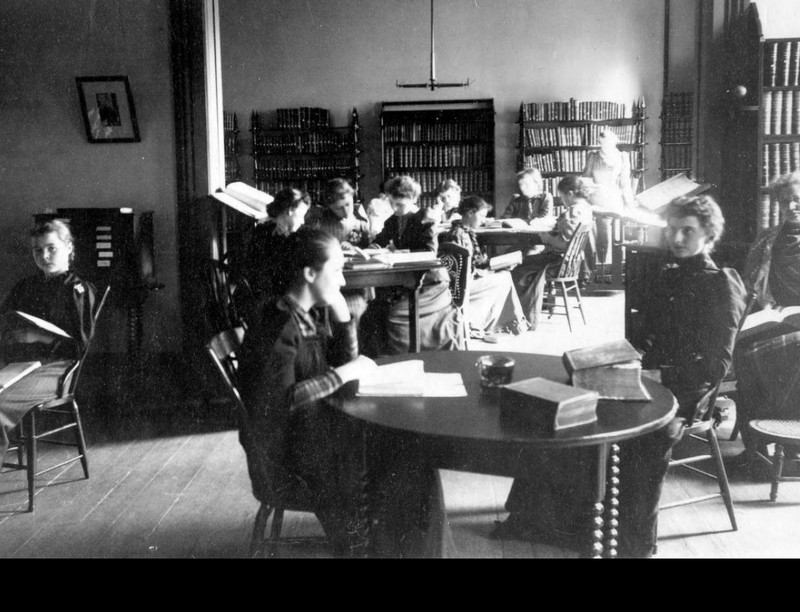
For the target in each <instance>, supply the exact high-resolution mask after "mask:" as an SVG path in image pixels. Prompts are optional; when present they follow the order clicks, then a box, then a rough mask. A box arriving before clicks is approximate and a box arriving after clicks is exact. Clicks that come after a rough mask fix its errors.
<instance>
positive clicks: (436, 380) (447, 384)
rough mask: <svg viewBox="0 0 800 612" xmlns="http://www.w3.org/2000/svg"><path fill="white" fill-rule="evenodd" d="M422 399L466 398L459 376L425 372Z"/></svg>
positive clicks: (465, 389) (465, 390)
mask: <svg viewBox="0 0 800 612" xmlns="http://www.w3.org/2000/svg"><path fill="white" fill-rule="evenodd" d="M422 395H423V397H467V388H466V387H465V386H464V380H463V379H462V378H461V374H459V373H458V372H456V373H455V374H440V373H436V372H426V374H425V388H424V391H423V394H422Z"/></svg>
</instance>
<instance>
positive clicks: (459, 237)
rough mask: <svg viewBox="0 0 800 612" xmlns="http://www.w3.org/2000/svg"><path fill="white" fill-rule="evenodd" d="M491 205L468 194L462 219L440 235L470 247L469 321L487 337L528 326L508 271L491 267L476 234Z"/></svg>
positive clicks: (461, 206)
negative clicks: (471, 275)
mask: <svg viewBox="0 0 800 612" xmlns="http://www.w3.org/2000/svg"><path fill="white" fill-rule="evenodd" d="M490 208H491V206H490V205H489V204H487V203H486V202H485V201H484V200H483V199H482V198H480V197H479V196H469V197H467V198H465V199H464V200H462V201H461V203H460V204H459V206H458V213H459V215H460V218H459V219H458V220H457V221H453V223H452V226H451V228H450V229H449V230H448V231H446V232H444V233H442V234H440V235H439V241H440V242H454V243H456V244H457V245H459V246H462V247H464V248H466V249H467V250H469V252H470V258H471V261H472V273H473V278H472V284H471V285H470V292H469V323H470V328H471V330H472V334H473V335H474V337H478V338H481V337H485V334H491V333H492V332H494V330H495V328H497V327H498V326H499V327H505V326H508V327H509V328H510V329H511V331H512V333H514V334H521V333H522V332H524V331H527V329H528V322H527V320H526V319H525V315H524V314H523V312H522V305H521V304H520V301H519V296H517V290H516V289H515V288H514V281H513V280H512V278H511V273H510V272H509V271H508V270H499V271H497V272H492V271H491V270H489V257H488V256H487V255H486V252H485V251H484V250H483V249H482V248H481V246H480V244H479V243H478V239H477V237H476V236H475V228H476V227H480V226H481V225H482V224H483V222H484V221H485V220H486V214H487V212H488V211H489V209H490Z"/></svg>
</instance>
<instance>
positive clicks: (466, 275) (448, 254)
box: [437, 242, 472, 349]
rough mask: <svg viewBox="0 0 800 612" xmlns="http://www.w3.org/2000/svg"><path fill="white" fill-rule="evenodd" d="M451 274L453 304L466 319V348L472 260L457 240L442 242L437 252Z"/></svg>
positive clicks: (468, 333) (465, 342)
mask: <svg viewBox="0 0 800 612" xmlns="http://www.w3.org/2000/svg"><path fill="white" fill-rule="evenodd" d="M437 255H438V257H439V259H440V260H441V261H442V263H443V264H444V267H445V269H446V270H447V274H448V275H449V276H450V293H451V294H452V295H453V304H454V305H455V306H456V308H458V309H459V310H460V311H461V318H462V320H463V321H464V348H465V349H466V348H467V342H468V341H469V337H470V326H469V290H470V285H471V284H472V260H471V258H470V253H469V249H467V248H466V247H462V246H460V245H458V244H456V243H455V242H442V243H440V244H439V251H438V253H437Z"/></svg>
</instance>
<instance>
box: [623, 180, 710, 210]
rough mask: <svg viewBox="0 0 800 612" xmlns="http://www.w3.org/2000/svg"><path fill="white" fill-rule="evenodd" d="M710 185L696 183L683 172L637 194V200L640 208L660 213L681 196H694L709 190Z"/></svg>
mask: <svg viewBox="0 0 800 612" xmlns="http://www.w3.org/2000/svg"><path fill="white" fill-rule="evenodd" d="M708 187H709V186H708V185H702V184H700V183H696V182H694V181H693V180H692V179H690V178H689V177H688V176H686V174H685V173H683V172H681V173H680V174H677V175H675V176H673V177H670V178H668V179H667V180H666V181H663V182H661V183H659V184H658V185H653V186H652V187H650V189H645V190H644V191H642V192H641V193H639V194H636V196H635V198H634V199H635V200H636V202H638V204H639V206H642V207H643V208H645V209H647V210H649V211H650V212H654V213H658V212H660V211H661V210H662V209H663V208H664V207H665V206H666V205H667V204H669V203H670V202H672V200H674V199H675V198H679V197H681V196H693V195H697V194H698V193H702V192H703V191H706V190H707V189H708Z"/></svg>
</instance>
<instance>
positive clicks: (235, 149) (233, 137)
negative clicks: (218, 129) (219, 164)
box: [222, 111, 242, 185]
mask: <svg viewBox="0 0 800 612" xmlns="http://www.w3.org/2000/svg"><path fill="white" fill-rule="evenodd" d="M222 120H223V131H224V136H225V184H226V185H227V184H228V183H232V182H233V181H238V180H239V179H241V178H242V172H241V168H240V166H239V141H238V139H239V122H238V120H237V118H236V113H231V112H228V111H223V113H222Z"/></svg>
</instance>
